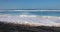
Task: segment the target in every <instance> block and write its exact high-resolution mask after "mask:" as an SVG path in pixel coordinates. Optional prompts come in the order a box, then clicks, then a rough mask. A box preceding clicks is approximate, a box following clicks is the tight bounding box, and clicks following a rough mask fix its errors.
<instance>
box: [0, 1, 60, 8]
mask: <svg viewBox="0 0 60 32" xmlns="http://www.w3.org/2000/svg"><path fill="white" fill-rule="evenodd" d="M0 9H60V0H0Z"/></svg>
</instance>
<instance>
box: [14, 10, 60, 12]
mask: <svg viewBox="0 0 60 32" xmlns="http://www.w3.org/2000/svg"><path fill="white" fill-rule="evenodd" d="M13 11H34V12H36V11H60V10H13Z"/></svg>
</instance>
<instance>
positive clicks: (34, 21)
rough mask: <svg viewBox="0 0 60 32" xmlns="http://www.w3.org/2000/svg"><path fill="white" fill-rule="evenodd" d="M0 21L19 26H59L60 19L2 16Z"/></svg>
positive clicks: (53, 17)
mask: <svg viewBox="0 0 60 32" xmlns="http://www.w3.org/2000/svg"><path fill="white" fill-rule="evenodd" d="M0 21H3V22H8V23H18V24H27V23H28V24H31V25H32V24H35V25H45V26H53V25H54V26H59V23H57V22H59V21H60V17H56V16H35V15H0Z"/></svg>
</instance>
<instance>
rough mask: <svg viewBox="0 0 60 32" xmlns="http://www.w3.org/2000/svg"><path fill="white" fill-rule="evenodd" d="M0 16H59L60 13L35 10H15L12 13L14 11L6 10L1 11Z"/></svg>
mask: <svg viewBox="0 0 60 32" xmlns="http://www.w3.org/2000/svg"><path fill="white" fill-rule="evenodd" d="M0 14H10V15H38V16H60V11H58V10H56V11H53V10H51V11H50V10H47V11H46V10H45V11H44V10H42V11H40V10H36V11H34V10H31V11H30V10H27V11H26V10H25V11H24V10H20V11H18V10H16V11H14V10H11V11H10V10H8V11H2V12H0Z"/></svg>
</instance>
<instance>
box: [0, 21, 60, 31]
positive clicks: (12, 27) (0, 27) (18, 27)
mask: <svg viewBox="0 0 60 32" xmlns="http://www.w3.org/2000/svg"><path fill="white" fill-rule="evenodd" d="M0 32H60V27H49V26H29V25H24V24H13V23H4V22H0Z"/></svg>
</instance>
